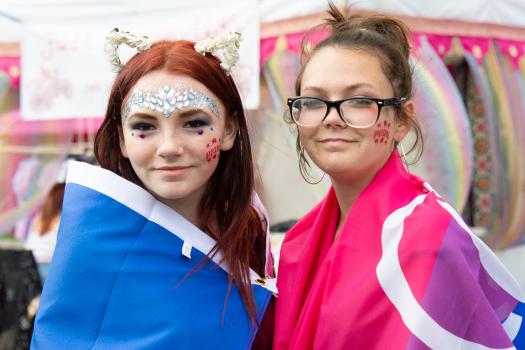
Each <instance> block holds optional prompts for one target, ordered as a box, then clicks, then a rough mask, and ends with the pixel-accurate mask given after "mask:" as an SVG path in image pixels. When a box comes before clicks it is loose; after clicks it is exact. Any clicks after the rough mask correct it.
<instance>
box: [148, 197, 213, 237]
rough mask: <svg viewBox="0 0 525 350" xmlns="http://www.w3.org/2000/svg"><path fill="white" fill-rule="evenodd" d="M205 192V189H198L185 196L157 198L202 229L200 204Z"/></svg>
mask: <svg viewBox="0 0 525 350" xmlns="http://www.w3.org/2000/svg"><path fill="white" fill-rule="evenodd" d="M203 193H204V189H199V190H198V191H196V192H194V193H192V194H190V195H188V196H186V197H184V198H177V199H167V198H159V197H157V199H158V200H159V201H160V202H162V203H164V204H166V205H167V206H168V207H170V208H171V209H173V210H175V211H176V212H177V213H179V214H180V215H181V216H182V217H184V218H185V219H186V220H188V221H189V222H191V223H192V224H193V225H195V226H197V227H199V228H200V229H202V227H200V226H201V221H200V216H199V204H200V201H201V198H202V195H203Z"/></svg>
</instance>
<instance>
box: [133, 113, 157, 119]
mask: <svg viewBox="0 0 525 350" xmlns="http://www.w3.org/2000/svg"><path fill="white" fill-rule="evenodd" d="M131 118H140V119H151V120H157V118H156V117H155V116H153V115H151V114H148V113H142V112H136V113H132V114H131V115H129V116H127V117H126V120H130V119H131Z"/></svg>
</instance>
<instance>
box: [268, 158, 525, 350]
mask: <svg viewBox="0 0 525 350" xmlns="http://www.w3.org/2000/svg"><path fill="white" fill-rule="evenodd" d="M340 218H341V216H340V208H339V202H338V200H337V197H336V194H335V190H334V189H333V188H331V189H330V191H329V193H328V194H327V196H326V197H325V198H324V199H323V201H322V202H321V203H319V205H317V206H316V207H315V208H314V209H312V210H311V211H310V212H309V213H308V214H307V215H306V216H305V217H304V218H303V219H301V220H300V221H299V222H298V223H297V224H296V225H295V226H294V227H293V228H292V229H291V230H290V231H289V232H288V233H287V234H286V237H285V239H284V242H283V244H282V247H281V255H280V262H279V279H278V288H279V298H278V299H277V308H276V327H275V337H274V348H275V349H283V350H284V349H286V350H290V349H330V350H336V349H344V350H346V349H367V350H374V349H377V350H385V349H392V350H398V349H407V350H423V349H425V350H426V349H442V350H466V349H469V350H470V349H480V350H481V349H483V350H488V349H492V350H496V349H525V321H524V319H523V317H524V314H525V312H524V311H525V310H524V309H525V308H524V304H523V302H524V300H525V298H524V295H523V293H522V291H521V290H520V287H519V285H518V284H517V282H516V281H515V280H514V278H513V277H512V276H511V275H510V273H509V272H508V271H507V270H506V269H505V267H504V266H503V265H502V263H501V262H500V261H499V260H498V258H497V257H496V256H495V255H494V253H493V252H492V251H491V250H490V249H489V248H488V247H487V246H486V245H485V244H484V243H483V242H482V241H481V240H480V239H478V237H476V236H475V235H474V234H472V232H471V231H470V229H469V228H468V227H467V226H466V225H465V223H464V222H463V220H462V219H461V217H460V216H459V215H458V213H457V212H456V211H455V210H454V209H453V208H452V207H451V206H450V205H449V204H447V203H446V202H445V201H444V200H443V199H442V198H441V197H440V196H439V195H438V194H437V193H436V192H435V191H434V190H433V189H432V188H431V187H430V186H429V185H428V184H425V183H424V182H423V181H422V180H421V179H418V178H417V177H415V176H412V175H411V174H409V173H408V172H407V171H406V169H405V168H404V166H403V164H402V163H401V161H400V159H399V154H398V153H397V152H396V151H394V152H393V153H392V155H391V157H390V159H389V160H388V161H387V163H386V164H385V165H384V167H383V168H382V169H380V170H379V171H378V172H377V174H376V175H375V177H374V179H373V180H372V182H371V183H370V184H369V185H368V186H367V187H366V188H365V189H364V190H363V191H362V193H361V194H360V195H359V196H358V198H357V199H356V200H355V202H354V203H353V204H352V207H351V208H350V211H349V212H348V214H347V217H346V221H345V222H344V225H343V227H342V229H341V232H340V234H339V235H338V236H336V235H335V232H336V229H337V228H338V227H339V220H340ZM334 237H335V238H334Z"/></svg>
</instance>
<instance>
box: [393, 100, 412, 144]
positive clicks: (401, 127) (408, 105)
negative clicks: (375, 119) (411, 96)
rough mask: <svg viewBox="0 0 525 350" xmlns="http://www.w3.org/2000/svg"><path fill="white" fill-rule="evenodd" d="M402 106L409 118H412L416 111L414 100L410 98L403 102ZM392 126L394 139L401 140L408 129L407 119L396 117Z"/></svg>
mask: <svg viewBox="0 0 525 350" xmlns="http://www.w3.org/2000/svg"><path fill="white" fill-rule="evenodd" d="M404 107H405V110H406V113H407V114H408V115H409V118H413V116H414V115H415V113H416V106H415V105H414V102H413V101H412V100H408V101H407V102H405V104H404ZM394 128H395V129H394V141H395V142H401V140H403V138H404V137H405V136H406V134H408V132H409V131H410V124H409V123H408V121H407V120H400V119H397V120H396V123H395V127H394Z"/></svg>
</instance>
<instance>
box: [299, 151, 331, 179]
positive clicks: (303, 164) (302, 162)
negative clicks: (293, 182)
mask: <svg viewBox="0 0 525 350" xmlns="http://www.w3.org/2000/svg"><path fill="white" fill-rule="evenodd" d="M307 165H308V162H307V161H306V158H305V157H304V146H303V145H301V148H300V151H299V173H300V174H301V176H302V177H303V179H304V181H306V182H307V183H309V184H310V185H317V184H318V183H319V182H321V181H322V180H323V179H324V176H325V175H326V173H324V172H323V176H321V178H320V179H319V180H314V179H312V177H311V176H310V174H308V170H307V169H306V167H307Z"/></svg>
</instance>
